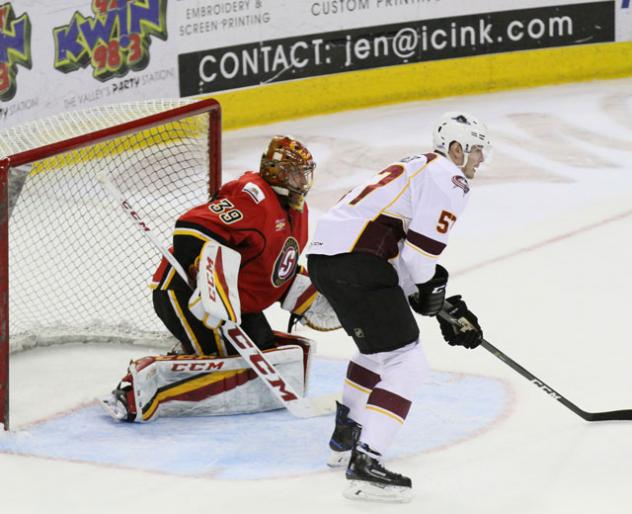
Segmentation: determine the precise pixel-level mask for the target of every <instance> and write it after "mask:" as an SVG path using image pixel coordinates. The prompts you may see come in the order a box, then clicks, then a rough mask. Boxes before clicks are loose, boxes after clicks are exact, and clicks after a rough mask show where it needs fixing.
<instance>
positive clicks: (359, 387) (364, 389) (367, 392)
mask: <svg viewBox="0 0 632 514" xmlns="http://www.w3.org/2000/svg"><path fill="white" fill-rule="evenodd" d="M345 384H347V385H348V386H349V387H353V388H354V389H357V390H358V391H361V392H363V393H366V394H370V393H371V390H370V389H367V388H366V387H362V386H361V385H358V384H356V383H355V382H352V381H351V380H349V379H348V378H345Z"/></svg>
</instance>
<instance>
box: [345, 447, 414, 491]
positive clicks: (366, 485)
mask: <svg viewBox="0 0 632 514" xmlns="http://www.w3.org/2000/svg"><path fill="white" fill-rule="evenodd" d="M380 457H381V455H380V454H379V453H377V452H375V451H373V450H371V448H369V446H368V445H366V444H358V445H357V446H356V447H355V448H354V449H353V451H352V453H351V460H350V461H349V466H348V467H347V473H346V477H347V480H348V482H349V486H348V487H347V489H346V490H345V491H344V493H343V494H344V496H345V498H349V499H350V500H371V501H382V502H396V503H404V502H409V501H410V500H411V499H412V486H413V484H412V481H411V480H410V478H408V477H405V476H402V475H399V474H397V473H393V472H392V471H389V470H388V469H386V468H385V467H384V466H382V464H381V463H380V460H379V458H380Z"/></svg>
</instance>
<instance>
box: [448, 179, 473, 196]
mask: <svg viewBox="0 0 632 514" xmlns="http://www.w3.org/2000/svg"><path fill="white" fill-rule="evenodd" d="M452 184H454V187H459V188H461V189H463V196H465V195H466V194H468V193H469V192H470V185H469V184H468V182H467V179H466V178H465V177H463V176H461V175H454V176H453V177H452Z"/></svg>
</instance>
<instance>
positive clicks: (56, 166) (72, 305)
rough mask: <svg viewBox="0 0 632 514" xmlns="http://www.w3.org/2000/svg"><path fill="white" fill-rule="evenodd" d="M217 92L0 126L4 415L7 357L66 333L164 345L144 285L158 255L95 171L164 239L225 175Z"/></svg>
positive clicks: (0, 386) (0, 409)
mask: <svg viewBox="0 0 632 514" xmlns="http://www.w3.org/2000/svg"><path fill="white" fill-rule="evenodd" d="M220 127H221V114H220V108H219V104H218V103H217V102H216V101H215V100H211V99H209V100H203V101H198V102H186V101H182V100H155V101H147V102H140V103H130V104H122V105H115V106H105V107H96V108H92V109H89V110H85V111H81V112H72V113H64V114H62V115H59V116H56V117H53V118H50V119H45V120H39V121H36V122H32V123H28V124H25V125H21V126H19V127H16V128H12V129H9V130H7V131H5V132H4V133H2V134H0V154H2V155H1V156H0V158H1V159H2V160H1V161H0V393H1V394H0V422H2V421H3V419H6V418H3V416H5V417H6V416H7V413H6V411H7V408H8V358H9V355H8V354H9V353H10V352H14V351H17V350H21V349H25V348H29V347H33V346H38V345H47V344H55V343H62V342H94V341H126V342H139V343H143V344H150V345H154V346H161V345H162V346H166V345H169V344H171V343H172V340H171V339H170V338H169V337H168V336H167V334H166V333H165V331H164V329H163V328H162V324H161V323H160V322H159V320H158V318H157V317H156V315H155V314H154V311H153V308H152V302H151V295H150V291H149V289H148V284H149V281H150V279H151V275H152V273H153V271H154V269H155V268H156V266H157V264H158V262H159V261H160V255H159V254H158V253H157V250H156V248H155V247H153V246H152V245H151V243H149V242H148V241H147V240H146V239H145V238H144V237H143V235H142V234H141V233H140V232H139V231H138V229H137V227H135V226H134V225H133V222H132V221H131V220H130V219H129V217H128V216H127V215H126V214H125V213H124V212H123V211H122V209H121V208H120V206H119V204H118V203H117V201H116V200H114V199H113V198H112V197H110V196H109V195H108V194H107V192H105V191H104V189H103V187H102V186H101V185H100V183H99V182H98V180H97V176H98V175H99V174H106V175H107V176H108V178H109V180H110V181H111V182H112V183H114V184H115V185H116V187H117V188H118V189H119V190H120V191H121V192H122V193H123V195H124V196H125V197H126V198H127V199H128V200H129V202H130V203H131V204H132V205H133V207H134V209H135V210H136V211H137V212H138V213H139V214H140V215H141V216H142V217H143V219H144V220H145V221H146V222H147V225H149V226H150V227H151V230H152V232H153V234H154V236H155V237H157V238H158V239H159V240H160V241H161V242H163V244H164V245H165V246H169V244H170V235H171V229H172V227H173V224H174V222H175V220H176V218H177V217H178V216H179V215H180V214H182V213H183V212H184V211H185V210H186V209H188V208H190V207H192V206H194V205H197V204H200V203H203V202H205V201H207V200H208V198H209V196H210V195H211V194H212V193H213V192H214V191H215V190H216V189H217V188H218V187H219V184H220V183H221V150H220V149H221V130H220Z"/></svg>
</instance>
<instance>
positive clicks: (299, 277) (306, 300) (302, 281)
mask: <svg viewBox="0 0 632 514" xmlns="http://www.w3.org/2000/svg"><path fill="white" fill-rule="evenodd" d="M281 308H283V309H285V310H286V311H290V312H291V313H292V314H291V316H290V321H289V323H288V332H291V331H292V328H293V327H294V325H296V323H297V322H299V321H300V322H301V323H302V324H303V325H307V326H308V327H310V328H313V329H314V330H320V331H321V332H328V331H330V330H336V329H338V328H340V326H341V325H340V321H339V320H338V316H337V315H336V313H335V312H334V310H333V308H332V307H331V305H330V303H329V302H328V301H327V298H325V297H324V296H323V295H322V294H320V293H319V292H318V291H317V290H316V288H315V287H314V286H313V285H312V281H311V280H310V278H309V275H308V274H307V271H306V270H305V268H302V267H301V269H300V271H299V272H298V273H297V274H296V276H295V277H294V281H293V282H292V285H291V286H290V288H289V289H288V291H287V293H286V295H285V298H284V299H283V302H282V303H281Z"/></svg>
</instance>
